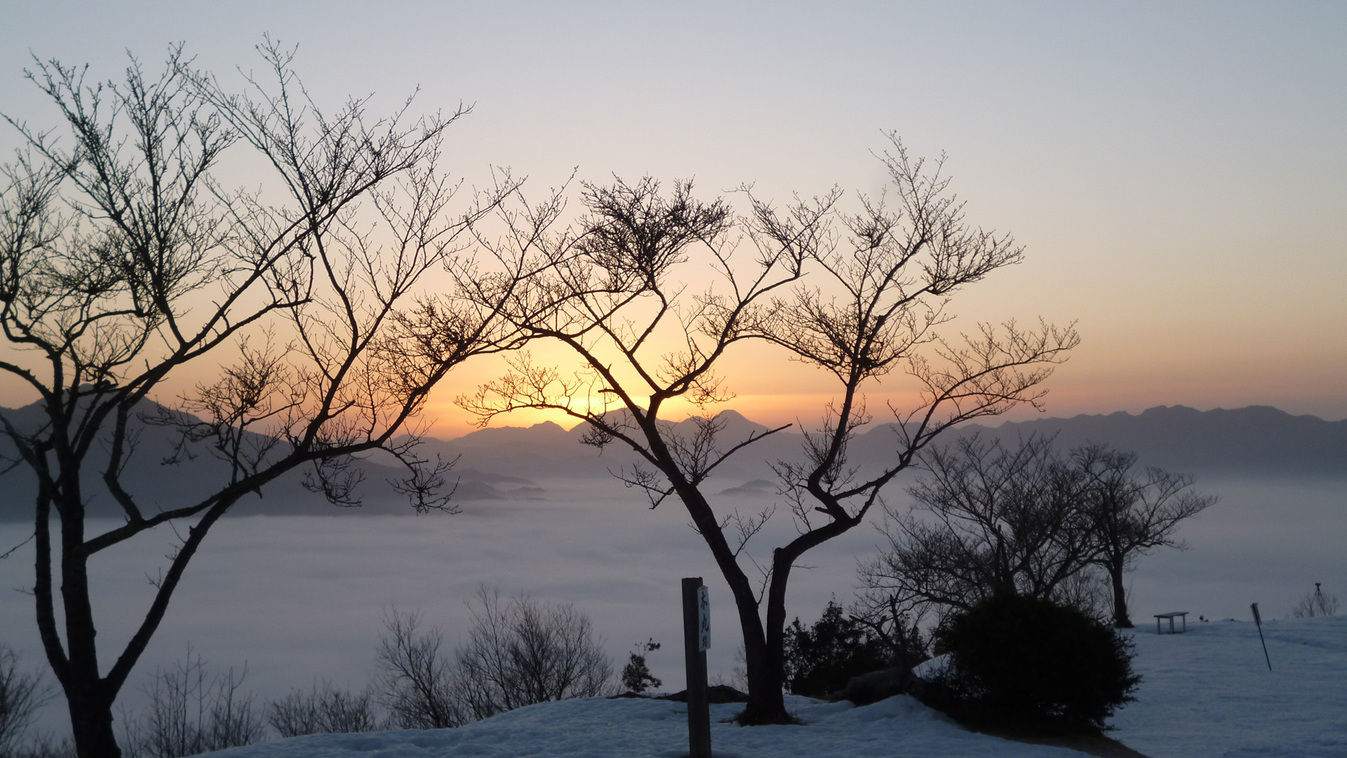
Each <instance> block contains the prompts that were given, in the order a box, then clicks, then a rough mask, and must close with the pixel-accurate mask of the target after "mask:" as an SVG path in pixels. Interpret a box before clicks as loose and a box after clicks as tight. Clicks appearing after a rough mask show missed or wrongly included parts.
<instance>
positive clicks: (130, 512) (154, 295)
mask: <svg viewBox="0 0 1347 758" xmlns="http://www.w3.org/2000/svg"><path fill="white" fill-rule="evenodd" d="M259 50H260V52H261V53H262V56H263V58H264V60H265V63H266V66H267V68H268V69H269V70H270V74H271V75H272V76H273V77H274V79H272V80H271V81H270V83H267V82H266V81H263V80H262V79H252V78H249V79H248V82H247V87H248V89H247V91H245V92H243V93H241V94H234V93H231V92H228V91H226V90H225V89H224V87H223V86H222V85H221V84H220V83H219V82H218V81H217V80H216V79H215V78H214V77H212V76H210V75H209V74H206V73H203V72H200V71H198V70H195V69H194V68H193V67H192V65H191V60H190V59H188V58H186V57H185V56H184V55H183V53H182V52H181V49H177V48H175V49H174V50H172V51H171V53H170V54H169V57H168V61H167V65H166V66H165V68H164V70H163V73H161V74H159V75H157V76H155V75H153V74H151V73H147V72H146V71H145V70H144V69H143V68H142V67H141V65H140V63H139V62H137V61H135V60H134V59H133V60H132V61H131V62H130V65H129V67H128V69H127V72H126V77H125V80H124V81H123V82H120V83H119V82H115V81H110V82H105V83H95V82H93V81H86V70H85V69H79V68H71V67H67V66H64V65H62V64H61V63H59V62H56V61H51V62H42V61H40V60H35V67H34V69H33V70H31V71H28V72H27V75H28V78H29V79H30V80H32V82H33V83H34V84H36V85H37V87H38V88H39V89H40V90H41V91H42V92H43V93H44V94H45V95H47V96H48V97H49V98H50V101H51V103H52V104H53V105H55V107H56V111H57V114H58V115H59V116H60V118H61V120H62V122H63V128H62V131H64V132H65V133H66V134H65V136H63V137H60V138H58V137H57V136H56V134H57V130H47V129H39V128H37V127H33V126H30V125H29V124H28V123H27V122H25V121H21V120H18V119H17V118H15V117H13V116H8V115H7V116H6V120H7V121H8V122H9V123H10V124H11V125H12V126H13V127H14V128H16V129H17V130H18V132H19V134H20V135H21V136H22V138H23V139H24V140H25V142H26V148H25V149H24V150H22V151H20V153H19V155H18V157H17V158H16V159H15V161H14V162H12V163H10V164H9V165H7V166H5V167H4V170H3V177H4V181H5V184H4V186H3V189H2V192H0V331H2V332H3V335H4V339H5V344H4V351H3V354H2V355H0V371H3V372H5V373H6V374H7V375H8V376H9V377H10V378H11V380H16V381H17V382H18V383H20V384H21V385H23V386H24V387H26V388H27V389H28V390H30V391H31V392H33V393H34V394H35V395H36V396H37V398H38V399H37V402H36V403H35V404H34V405H33V406H30V407H29V408H27V409H23V410H22V411H16V412H13V413H11V412H5V413H3V414H0V430H3V433H4V435H5V436H6V437H7V438H8V440H9V441H10V442H11V443H12V444H13V450H14V451H15V452H14V455H15V460H14V461H13V463H14V464H15V465H16V466H18V467H21V468H22V469H23V470H25V471H26V472H27V473H28V474H29V475H31V476H32V477H33V478H34V480H35V481H36V492H37V495H36V500H35V503H34V504H33V505H32V506H28V507H31V508H32V516H33V524H34V530H35V537H36V539H35V545H36V547H35V553H36V582H35V585H34V587H33V597H34V600H35V608H36V616H37V624H38V629H39V631H40V634H41V640H42V644H43V648H44V650H45V652H46V656H47V660H48V662H49V663H50V665H51V668H52V670H53V672H54V673H55V675H56V679H57V680H58V681H59V683H60V686H61V689H62V691H63V692H64V694H65V697H66V700H67V702H68V706H69V711H70V718H71V725H72V729H73V733H74V738H75V743H76V747H77V749H78V751H79V754H80V755H81V756H100V758H105V757H107V756H117V755H119V750H118V747H117V744H116V741H115V738H114V733H113V728H112V721H113V718H112V706H113V702H114V700H115V699H116V697H117V693H118V692H119V691H120V690H121V688H122V686H123V685H124V683H125V682H126V680H127V677H128V675H129V674H130V672H131V670H132V668H133V667H134V666H135V664H136V662H137V660H139V658H140V656H141V654H142V653H143V652H144V650H145V648H146V645H147V644H148V643H149V641H150V638H151V636H152V635H153V634H154V631H155V629H156V628H157V627H158V625H159V623H160V621H161V620H162V619H163V617H164V613H165V611H166V609H167V607H168V604H169V601H170V599H171V598H172V596H173V593H174V591H175V590H176V589H177V587H178V585H179V582H180V580H181V579H182V576H183V572H184V570H185V569H186V567H187V565H188V562H189V561H190V560H191V558H192V556H193V555H194V554H195V553H196V551H197V550H198V549H199V548H200V546H201V544H202V541H203V540H204V539H205V537H206V535H207V534H208V533H209V532H210V530H211V528H212V526H213V525H214V524H215V523H216V522H217V521H218V520H219V519H220V518H221V517H222V516H223V515H224V514H225V513H226V512H228V511H229V509H230V508H231V507H233V505H234V504H235V503H236V502H238V501H239V500H240V499H241V498H243V497H245V496H248V495H250V494H258V493H260V491H261V489H262V488H263V487H264V486H266V485H267V484H268V483H269V482H272V481H273V480H275V479H277V478H278V477H280V476H281V475H282V474H285V473H286V472H289V471H292V470H296V469H301V468H307V469H308V470H309V475H308V476H309V479H308V483H309V486H310V487H311V488H313V489H315V490H317V491H319V492H321V493H322V494H323V495H325V496H326V497H327V498H328V499H329V500H331V501H332V502H334V503H338V504H343V505H352V504H355V503H357V502H358V498H359V495H358V493H357V491H356V489H355V488H356V485H357V484H358V482H359V479H360V475H359V470H358V469H356V468H354V467H353V466H352V463H353V460H354V459H353V458H352V456H353V455H354V454H357V453H362V452H366V451H373V450H377V449H382V450H384V451H387V452H388V453H389V454H391V455H392V456H394V457H395V458H396V459H397V460H399V461H400V462H401V463H402V464H403V465H404V466H405V467H406V476H405V478H404V479H403V480H402V481H400V482H398V483H397V484H396V486H397V487H399V488H400V489H401V490H402V491H404V492H406V493H407V494H409V495H411V497H412V498H413V500H414V502H415V504H416V505H417V506H418V507H420V508H431V507H439V506H443V505H444V503H445V501H444V499H443V497H444V493H443V492H441V491H439V485H440V484H441V474H442V472H443V466H441V465H439V464H438V463H435V462H428V461H424V460H421V459H420V458H419V457H418V456H417V454H416V438H415V436H414V435H412V436H397V435H400V434H401V433H402V432H403V431H405V430H404V426H405V424H406V422H407V421H408V419H409V418H411V417H412V416H413V414H415V413H416V412H417V411H418V409H419V408H420V407H421V405H422V403H423V401H424V399H425V397H426V393H427V392H428V390H429V389H430V387H431V386H432V385H433V384H434V383H435V382H436V381H438V380H439V379H440V378H441V377H443V376H444V375H445V373H446V372H448V371H449V370H450V369H451V368H452V367H453V366H455V365H456V364H458V363H459V362H461V361H462V360H464V359H465V358H467V357H468V356H471V355H473V354H476V353H480V352H486V351H490V350H493V349H495V348H496V347H497V346H498V345H500V344H501V342H502V341H503V340H506V337H505V336H503V335H501V334H498V333H494V332H492V331H491V328H492V324H493V323H495V322H492V321H491V319H490V313H489V312H490V306H489V303H490V300H491V298H492V297H493V294H492V293H491V292H489V290H490V288H492V287H495V286H497V285H500V286H503V287H507V288H508V287H509V286H510V284H511V282H510V281H506V280H508V279H509V275H508V274H506V275H504V276H505V279H506V280H501V279H497V278H493V277H492V276H479V277H477V281H478V282H479V286H478V289H477V291H476V292H475V301H472V302H469V301H451V300H447V299H441V300H437V301H435V302H434V303H431V302H429V301H426V302H422V303H421V304H417V303H416V302H415V301H414V300H413V297H414V295H415V293H416V290H415V287H416V285H417V282H418V280H420V279H421V278H422V276H423V275H424V274H426V273H427V272H430V271H433V270H438V269H440V268H441V267H442V266H444V265H451V266H452V265H456V263H457V260H458V259H457V258H456V256H455V253H456V252H457V246H458V244H459V242H458V240H459V239H460V235H461V234H462V232H463V230H464V229H465V228H466V226H467V224H468V223H469V222H470V221H471V220H472V218H474V217H475V216H476V214H478V213H480V211H481V208H477V207H474V208H473V209H471V210H469V211H468V213H467V214H465V215H462V216H453V215H451V214H450V213H449V212H448V209H449V204H450V202H451V198H452V197H453V195H454V191H455V189H456V185H455V184H453V183H451V182H449V181H448V180H447V179H446V178H445V176H444V174H443V173H442V172H441V171H440V170H439V168H438V155H439V146H440V143H441V139H442V136H443V134H444V131H445V129H446V128H447V127H448V125H449V124H450V123H452V122H453V121H454V120H455V119H457V118H458V116H459V115H461V114H462V113H463V111H462V110H459V111H457V112H455V113H452V114H449V115H448V116H447V117H442V116H439V115H436V116H433V117H429V118H423V119H413V118H410V117H409V116H408V115H407V106H404V107H403V108H402V110H400V111H398V112H396V113H394V114H393V115H391V116H389V117H372V116H371V115H370V114H369V112H368V111H369V103H368V102H367V101H366V100H352V101H350V102H348V103H347V104H346V105H345V106H344V107H343V108H341V109H340V110H339V111H337V112H335V113H332V112H328V111H325V110H322V109H321V108H320V107H319V106H318V105H317V104H315V103H314V102H312V101H311V100H310V99H309V97H308V94H307V92H306V90H304V88H303V87H302V86H301V85H300V84H299V82H298V80H297V79H296V78H295V74H294V73H293V71H292V69H291V58H292V55H291V54H290V53H289V52H287V51H285V50H283V49H281V48H280V47H279V46H277V45H276V44H274V43H272V42H271V41H268V42H267V44H265V45H263V46H261V47H260V48H259ZM226 166H228V168H229V170H230V171H235V172H241V173H236V174H234V176H235V177H237V178H242V179H243V181H246V182H247V183H248V184H249V185H250V186H254V187H260V189H256V190H246V189H239V190H235V189H231V188H230V187H228V186H226V184H225V180H224V178H223V176H222V169H223V168H225V167H226ZM248 172H252V173H248ZM259 172H262V173H259ZM265 172H270V173H269V174H268V173H265ZM486 204H487V205H489V204H490V200H487V201H486ZM483 304H485V305H483ZM426 324H433V325H434V326H435V327H436V328H435V330H434V331H433V332H428V331H426V330H425V328H424V327H425V325H426ZM189 377H195V378H197V379H198V380H199V381H200V382H201V383H200V384H198V385H197V386H196V389H195V390H188V391H185V392H183V387H184V386H185V383H186V382H188V381H189ZM166 392H173V393H178V392H183V394H182V399H181V400H180V401H179V402H176V403H173V404H172V405H173V407H172V408H168V409H165V410H163V411H161V412H153V413H150V412H148V411H147V410H146V409H147V408H150V407H151V406H150V404H148V403H147V402H146V401H148V400H150V399H153V398H156V397H157V396H158V395H157V394H156V393H166ZM147 414H148V416H149V417H148V418H145V417H143V416H145V415H147ZM141 422H145V423H153V424H159V425H162V426H167V427H169V428H170V429H171V430H174V432H175V433H178V434H180V436H181V438H182V447H181V452H182V454H183V455H200V454H204V453H205V451H208V454H209V455H213V456H214V457H215V458H217V459H219V460H221V461H223V465H222V466H219V467H217V468H216V469H214V471H215V472H217V474H218V478H217V479H216V480H215V481H214V482H213V483H210V482H201V484H202V487H203V489H204V488H205V485H206V484H210V485H211V489H210V490H209V492H208V494H205V495H203V496H199V497H197V496H191V497H188V496H184V499H183V500H182V501H180V502H150V501H149V498H147V497H143V496H141V495H140V494H138V488H137V484H136V483H135V482H133V481H130V478H129V477H127V476H124V474H125V472H126V470H127V464H128V461H129V460H130V459H131V458H132V457H133V455H134V453H135V450H136V440H137V434H138V432H137V429H138V428H139V427H138V424H139V423H141ZM221 472H222V473H221ZM95 501H101V502H102V503H104V504H111V505H112V506H113V507H115V508H116V509H117V510H118V511H119V515H120V516H121V519H120V523H117V524H115V525H113V526H111V527H105V526H98V527H96V528H95V527H94V525H93V524H91V523H90V522H89V521H87V520H86V517H87V515H88V514H89V509H90V506H91V504H92V503H94V502H95ZM4 507H6V508H18V507H20V506H19V505H18V504H15V503H12V502H6V504H5V506H4ZM169 524H173V525H176V534H178V535H179V536H180V541H179V542H178V544H177V546H176V549H175V550H174V551H173V553H172V554H171V555H170V556H168V559H167V563H166V564H165V565H164V566H163V567H162V568H161V569H160V570H158V571H156V570H154V569H148V570H146V571H145V572H144V573H147V574H150V575H152V576H157V579H156V581H155V591H154V596H153V599H152V601H151V602H150V604H149V606H148V607H147V608H146V609H145V610H144V615H143V617H142V619H141V621H140V622H139V623H138V624H137V625H136V626H135V628H134V629H133V631H132V633H131V635H130V637H129V638H127V639H125V640H121V641H118V640H116V639H114V638H112V637H109V636H108V635H107V634H104V635H102V636H100V637H99V638H98V642H99V644H98V645H97V646H95V635H96V632H97V630H98V623H97V621H96V618H95V605H96V604H95V601H94V597H93V595H94V590H93V589H92V588H91V587H90V583H89V577H90V575H91V572H92V571H93V569H92V568H91V562H92V561H94V560H96V559H97V557H98V556H99V554H100V553H103V552H104V551H106V550H109V549H111V548H115V547H117V546H120V545H123V544H125V543H127V542H128V541H129V540H132V539H133V538H135V537H136V536H137V535H140V534H142V533H144V532H146V531H148V530H151V529H154V528H155V527H160V526H164V525H169ZM161 531H162V530H161ZM140 575H141V573H140V572H139V571H138V572H137V575H136V577H137V578H139V576H140ZM117 612H118V614H119V615H123V614H125V613H126V609H122V608H119V609H118V610H117ZM109 652H112V653H113V656H114V657H113V659H112V660H111V662H108V661H106V660H100V653H101V654H102V655H107V654H108V653H109Z"/></svg>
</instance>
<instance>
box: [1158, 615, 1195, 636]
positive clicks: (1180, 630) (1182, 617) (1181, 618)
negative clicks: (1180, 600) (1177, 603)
mask: <svg viewBox="0 0 1347 758" xmlns="http://www.w3.org/2000/svg"><path fill="white" fill-rule="evenodd" d="M1176 618H1177V619H1178V620H1179V621H1182V622H1183V626H1182V627H1180V628H1178V629H1175V628H1174V619H1176ZM1161 619H1169V634H1183V633H1184V632H1186V631H1188V611H1170V612H1169V613H1157V614H1155V633H1156V634H1165V632H1164V631H1163V630H1162V629H1160V620H1161Z"/></svg>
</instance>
